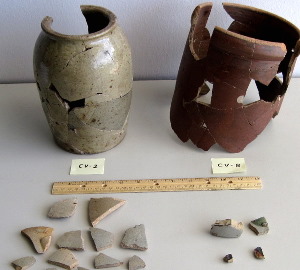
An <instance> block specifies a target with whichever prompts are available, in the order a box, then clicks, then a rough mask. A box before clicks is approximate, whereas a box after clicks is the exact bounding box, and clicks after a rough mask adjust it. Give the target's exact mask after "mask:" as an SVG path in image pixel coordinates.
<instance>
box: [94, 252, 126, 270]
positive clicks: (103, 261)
mask: <svg viewBox="0 0 300 270" xmlns="http://www.w3.org/2000/svg"><path fill="white" fill-rule="evenodd" d="M121 264H123V262H121V261H119V260H117V259H114V258H112V257H109V256H107V255H105V254H103V253H100V254H99V255H98V256H97V257H96V258H95V268H96V269H102V268H109V267H117V266H120V265H121Z"/></svg>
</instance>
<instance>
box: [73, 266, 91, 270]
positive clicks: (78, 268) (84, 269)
mask: <svg viewBox="0 0 300 270" xmlns="http://www.w3.org/2000/svg"><path fill="white" fill-rule="evenodd" d="M73 270H89V269H87V268H83V267H77V268H74V269H73Z"/></svg>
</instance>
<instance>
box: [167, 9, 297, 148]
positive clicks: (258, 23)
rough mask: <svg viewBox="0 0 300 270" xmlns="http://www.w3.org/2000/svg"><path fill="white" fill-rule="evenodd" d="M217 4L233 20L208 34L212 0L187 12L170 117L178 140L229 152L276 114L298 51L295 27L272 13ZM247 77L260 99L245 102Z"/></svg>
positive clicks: (247, 142) (245, 142)
mask: <svg viewBox="0 0 300 270" xmlns="http://www.w3.org/2000/svg"><path fill="white" fill-rule="evenodd" d="M223 6H224V8H225V10H226V12H227V13H228V14H229V15H230V16H231V17H232V18H233V20H234V21H233V22H232V24H231V25H230V26H229V28H228V30H225V29H222V28H220V27H215V29H214V31H213V33H212V35H211V36H210V33H209V32H208V30H207V29H206V23H207V20H208V17H209V14H210V11H211V8H212V3H204V4H201V5H199V6H197V7H196V8H195V10H194V12H193V15H192V21H191V29H190V33H189V36H188V39H187V43H186V46H185V50H184V53H183V57H182V61H181V65H180V69H179V72H178V77H177V82H176V88H175V92H174V95H173V100H172V105H171V112H170V118H171V125H172V128H173V130H174V131H175V133H176V134H177V136H178V137H179V138H180V139H181V140H182V141H183V142H186V141H188V140H189V139H190V140H191V141H192V142H193V143H194V144H195V145H196V146H197V147H199V148H202V149H203V150H208V149H209V148H210V147H211V146H212V145H214V144H215V143H218V144H219V145H220V146H221V147H223V148H224V149H225V150H227V151H228V152H233V153H235V152H240V151H242V150H243V149H244V148H245V146H246V145H247V144H249V143H250V142H251V141H253V140H254V139H255V138H256V137H257V136H258V135H259V134H260V133H261V132H262V131H263V130H264V128H265V127H266V125H267V124H268V123H269V121H270V120H271V119H272V117H275V116H276V115H277V114H278V112H279V110H280V106H281V104H282V101H283V98H284V95H285V93H286V90H287V87H288V85H289V81H290V78H291V75H292V72H293V68H294V65H295V62H296V58H297V56H298V55H299V53H300V42H299V38H300V32H299V30H298V28H297V27H295V26H294V25H293V24H291V23H289V22H288V21H286V20H284V19H283V18H281V17H279V16H276V15H274V14H272V13H269V12H266V11H263V10H260V9H256V8H252V7H248V6H244V5H238V4H231V3H224V4H223ZM277 73H282V75H283V80H281V79H279V78H278V77H277V76H276V74H277ZM252 80H254V81H255V83H256V86H257V88H258V92H259V98H260V99H259V100H257V101H255V102H251V103H249V104H245V103H244V97H245V95H246V91H247V88H248V86H249V84H250V82H251V81H252ZM207 82H209V83H211V84H213V88H212V93H211V102H210V103H208V102H204V101H203V99H202V97H203V96H204V95H206V94H207V93H208V92H209V91H210V88H209V87H208V85H207Z"/></svg>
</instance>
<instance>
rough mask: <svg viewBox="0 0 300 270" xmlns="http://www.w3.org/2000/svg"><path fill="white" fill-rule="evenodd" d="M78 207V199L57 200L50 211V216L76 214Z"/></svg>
mask: <svg viewBox="0 0 300 270" xmlns="http://www.w3.org/2000/svg"><path fill="white" fill-rule="evenodd" d="M76 207H77V199H76V198H71V199H66V200H62V201H59V202H56V203H55V204H53V206H52V207H51V208H50V210H49V212H48V217H49V218H67V217H71V216H73V215H74V213H75V210H76Z"/></svg>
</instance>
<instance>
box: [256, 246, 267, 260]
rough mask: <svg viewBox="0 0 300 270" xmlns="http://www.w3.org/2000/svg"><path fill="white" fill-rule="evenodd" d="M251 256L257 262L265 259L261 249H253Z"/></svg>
mask: <svg viewBox="0 0 300 270" xmlns="http://www.w3.org/2000/svg"><path fill="white" fill-rule="evenodd" d="M253 254H254V257H255V258H256V259H259V260H263V259H264V258H265V256H264V253H263V251H262V248H261V247H257V248H256V249H254V251H253Z"/></svg>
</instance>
